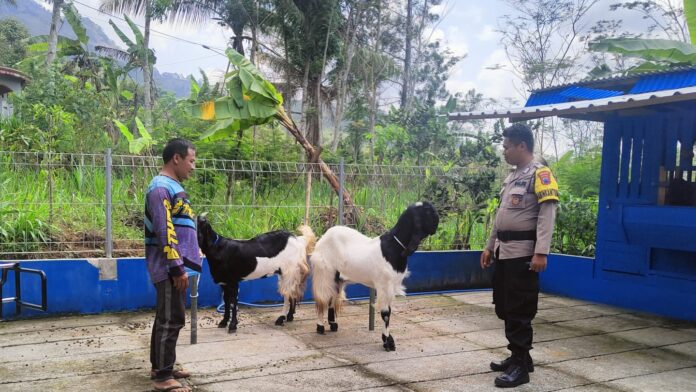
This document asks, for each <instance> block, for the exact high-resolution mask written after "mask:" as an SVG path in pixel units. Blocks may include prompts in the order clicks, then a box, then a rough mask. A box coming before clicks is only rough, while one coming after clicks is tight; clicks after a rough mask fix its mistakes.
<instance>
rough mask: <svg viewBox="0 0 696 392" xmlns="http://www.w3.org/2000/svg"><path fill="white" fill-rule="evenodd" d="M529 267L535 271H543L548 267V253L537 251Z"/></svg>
mask: <svg viewBox="0 0 696 392" xmlns="http://www.w3.org/2000/svg"><path fill="white" fill-rule="evenodd" d="M529 269H530V270H531V271H534V272H542V271H544V270H545V269H546V255H542V254H539V253H535V254H534V256H532V262H531V263H530V264H529Z"/></svg>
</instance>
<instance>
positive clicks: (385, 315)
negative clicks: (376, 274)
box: [377, 289, 396, 351]
mask: <svg viewBox="0 0 696 392" xmlns="http://www.w3.org/2000/svg"><path fill="white" fill-rule="evenodd" d="M380 297H381V298H380ZM393 298H394V296H393V295H392V294H391V292H390V291H389V290H388V289H382V290H379V291H377V305H378V307H379V309H380V315H381V316H382V321H384V329H383V330H382V343H383V344H382V347H384V349H385V350H387V351H395V350H396V344H394V338H393V337H392V336H391V333H390V332H389V322H390V321H391V320H390V319H391V301H392V299H393Z"/></svg>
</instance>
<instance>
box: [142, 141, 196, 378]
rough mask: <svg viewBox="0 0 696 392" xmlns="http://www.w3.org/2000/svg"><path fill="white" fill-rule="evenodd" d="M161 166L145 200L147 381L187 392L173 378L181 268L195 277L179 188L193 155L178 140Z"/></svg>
mask: <svg viewBox="0 0 696 392" xmlns="http://www.w3.org/2000/svg"><path fill="white" fill-rule="evenodd" d="M162 158H163V160H164V166H163V167H162V170H161V171H160V172H159V174H158V175H157V176H155V177H154V178H153V179H152V181H151V182H150V186H149V187H148V190H147V195H146V197H145V199H146V200H145V259H146V260H147V268H148V272H149V274H150V280H151V281H152V283H153V284H154V285H155V288H156V290H157V314H156V315H155V322H154V325H153V326H152V339H151V340H150V362H151V363H152V373H151V378H152V379H154V381H155V384H154V388H155V390H161V391H172V392H190V391H191V389H190V388H189V387H187V386H184V385H182V384H181V383H180V382H179V381H177V380H176V378H186V377H189V376H190V374H189V373H188V372H186V371H183V370H175V369H174V363H175V361H176V342H177V339H178V338H179V331H180V330H181V328H183V327H184V322H185V313H184V311H185V306H184V305H185V301H184V295H185V293H186V288H187V287H188V274H187V272H186V268H190V269H191V270H193V271H198V272H200V270H201V259H200V253H199V249H198V238H197V235H196V220H195V218H194V216H193V211H192V210H191V205H190V202H189V198H188V195H187V194H186V192H185V191H184V188H183V187H182V186H181V182H182V181H184V180H185V179H187V178H189V177H190V176H191V173H193V170H194V169H195V168H196V149H195V147H194V146H193V144H191V142H189V141H187V140H184V139H172V140H170V141H169V142H168V143H167V145H166V146H165V147H164V151H163V152H162Z"/></svg>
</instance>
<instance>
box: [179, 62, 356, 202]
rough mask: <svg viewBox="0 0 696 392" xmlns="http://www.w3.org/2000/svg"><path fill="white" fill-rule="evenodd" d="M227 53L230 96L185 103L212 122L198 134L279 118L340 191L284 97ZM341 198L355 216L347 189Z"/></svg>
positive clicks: (214, 134) (217, 135) (230, 131)
mask: <svg viewBox="0 0 696 392" xmlns="http://www.w3.org/2000/svg"><path fill="white" fill-rule="evenodd" d="M227 57H229V60H230V63H231V64H232V65H234V66H235V67H236V70H235V71H232V72H230V73H228V74H227V75H226V79H225V85H226V87H227V91H228V92H229V96H227V97H222V98H217V99H215V100H211V101H207V102H203V103H195V104H189V105H187V110H188V112H189V114H190V115H192V116H193V117H197V118H200V119H203V120H208V121H211V122H212V125H211V127H210V128H209V129H208V130H207V131H206V132H205V133H204V134H203V136H201V139H206V140H219V139H223V138H227V137H230V136H232V135H234V134H235V133H236V132H238V131H239V130H244V129H247V128H250V127H252V126H254V125H262V124H266V123H269V122H271V121H274V120H275V121H278V122H280V124H281V125H283V127H285V129H287V130H288V132H290V134H291V135H292V136H293V137H294V138H295V139H296V140H297V142H298V143H300V145H301V146H302V148H303V149H304V150H305V153H306V154H307V160H308V162H315V163H317V164H318V166H319V169H320V170H321V173H322V174H323V176H324V177H325V178H326V180H327V181H328V182H329V184H330V185H331V187H332V188H333V189H334V190H335V191H336V193H339V183H338V179H337V178H336V175H335V174H334V173H333V171H332V170H331V168H330V167H329V166H328V165H327V164H326V163H325V162H324V161H323V160H322V159H321V158H320V157H319V154H320V153H321V150H320V149H318V148H316V147H314V146H313V145H312V144H311V143H310V142H309V141H308V140H307V139H306V138H305V137H304V135H303V134H302V132H301V131H300V130H299V128H298V127H297V125H296V124H295V122H294V121H293V120H292V118H290V116H288V114H287V113H286V112H285V109H284V108H283V97H282V95H281V94H280V93H279V92H278V91H277V90H276V88H275V86H273V84H271V83H270V82H269V81H267V80H266V79H264V78H263V76H262V75H261V73H260V72H259V71H258V69H256V67H254V65H253V64H251V62H250V61H249V60H248V59H246V58H245V57H244V56H242V55H241V54H240V53H238V52H237V51H235V50H233V49H228V50H227ZM192 98H194V99H195V98H196V97H192ZM343 202H344V204H345V205H346V207H347V211H350V213H351V214H352V215H353V216H356V214H357V209H356V208H355V204H354V203H353V200H352V198H351V196H350V193H349V192H347V191H345V190H344V191H343Z"/></svg>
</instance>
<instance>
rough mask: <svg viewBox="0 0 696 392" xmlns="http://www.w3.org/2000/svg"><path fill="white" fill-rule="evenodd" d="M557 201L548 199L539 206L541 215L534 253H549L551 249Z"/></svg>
mask: <svg viewBox="0 0 696 392" xmlns="http://www.w3.org/2000/svg"><path fill="white" fill-rule="evenodd" d="M557 207H558V203H557V202H556V201H546V202H543V203H541V205H540V206H539V217H538V218H537V228H536V232H537V242H536V246H535V247H534V253H537V254H542V255H548V254H549V251H550V249H551V238H552V237H553V227H554V225H555V223H556V208H557Z"/></svg>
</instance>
